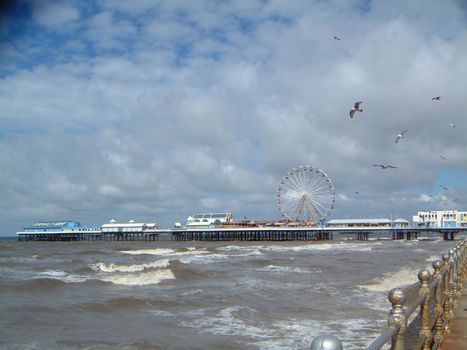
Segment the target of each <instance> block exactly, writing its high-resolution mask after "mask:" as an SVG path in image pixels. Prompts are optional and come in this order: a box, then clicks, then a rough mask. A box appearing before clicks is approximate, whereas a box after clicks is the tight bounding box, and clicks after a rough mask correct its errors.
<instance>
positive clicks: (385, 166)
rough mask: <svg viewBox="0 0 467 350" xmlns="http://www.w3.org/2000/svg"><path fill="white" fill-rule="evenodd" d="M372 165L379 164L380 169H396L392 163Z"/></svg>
mask: <svg viewBox="0 0 467 350" xmlns="http://www.w3.org/2000/svg"><path fill="white" fill-rule="evenodd" d="M373 166H379V167H381V169H387V168H391V169H397V167H396V166H393V165H384V164H373Z"/></svg>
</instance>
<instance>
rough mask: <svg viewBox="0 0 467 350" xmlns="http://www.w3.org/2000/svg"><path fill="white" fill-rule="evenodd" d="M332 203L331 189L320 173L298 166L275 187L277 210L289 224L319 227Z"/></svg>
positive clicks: (313, 169) (328, 182) (315, 169)
mask: <svg viewBox="0 0 467 350" xmlns="http://www.w3.org/2000/svg"><path fill="white" fill-rule="evenodd" d="M334 203H335V191H334V186H333V185H332V182H331V179H330V178H329V176H328V175H327V174H326V173H325V172H324V171H322V170H321V169H318V168H315V167H312V166H309V165H301V166H298V167H296V168H294V169H292V170H290V171H289V172H288V173H287V174H286V175H285V176H284V177H283V178H282V180H281V182H280V183H279V187H278V190H277V204H278V208H279V211H280V212H281V213H282V215H283V216H284V217H286V218H287V219H289V220H293V221H312V222H313V223H314V224H321V223H322V222H323V220H324V219H325V218H326V217H327V216H328V215H329V214H330V213H331V210H332V209H333V208H334Z"/></svg>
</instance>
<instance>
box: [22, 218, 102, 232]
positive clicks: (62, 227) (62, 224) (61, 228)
mask: <svg viewBox="0 0 467 350" xmlns="http://www.w3.org/2000/svg"><path fill="white" fill-rule="evenodd" d="M90 230H96V228H90V227H83V226H81V223H80V222H78V221H73V220H62V221H39V222H36V223H34V224H32V225H31V226H29V227H24V228H23V230H22V232H24V233H58V232H74V231H90Z"/></svg>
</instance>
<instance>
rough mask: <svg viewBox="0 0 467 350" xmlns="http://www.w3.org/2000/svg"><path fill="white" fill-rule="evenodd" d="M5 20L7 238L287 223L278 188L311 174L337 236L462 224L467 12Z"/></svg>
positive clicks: (1, 148)
mask: <svg viewBox="0 0 467 350" xmlns="http://www.w3.org/2000/svg"><path fill="white" fill-rule="evenodd" d="M8 4H9V5H8V6H4V8H2V15H1V17H0V198H1V201H0V234H2V235H11V234H14V232H15V231H16V230H18V229H20V228H21V227H24V226H27V225H30V224H31V223H33V222H35V221H38V220H58V219H75V220H78V221H81V223H82V224H84V225H99V224H102V223H104V222H107V221H108V220H110V219H116V220H118V221H128V220H130V219H134V220H136V221H143V222H154V221H155V222H157V223H158V224H159V226H161V227H171V226H172V225H173V223H174V222H182V223H184V222H185V220H186V217H187V216H188V215H190V214H193V213H197V212H225V211H229V212H232V213H233V215H234V218H237V219H241V218H243V217H244V216H247V217H248V218H251V219H277V218H279V217H280V213H279V212H278V210H277V205H276V196H277V186H278V184H279V182H280V180H281V178H282V176H284V174H286V173H287V172H288V171H289V170H290V169H292V168H294V167H296V166H298V165H302V164H303V165H312V166H316V167H319V168H321V169H323V170H324V171H325V172H326V173H327V174H328V175H329V177H330V178H331V179H332V181H333V184H334V187H335V190H336V205H335V209H334V211H333V212H332V214H331V218H344V217H346V218H349V217H387V218H389V217H391V216H393V217H403V218H406V219H410V220H411V215H413V214H415V213H416V212H417V211H418V210H434V209H448V208H456V209H463V210H465V209H467V196H466V194H467V136H466V134H467V59H466V57H467V5H466V2H465V1H462V0H451V1H439V0H410V1H406V0H396V1H391V2H388V1H383V0H379V1H378V0H374V1H372V0H365V1H363V0H352V1H347V0H330V1H318V0H316V1H311V0H303V1H300V0H297V1H280V0H261V1H253V0H238V1H215V0H212V1H207V0H206V1H202V0H199V1H184V0H180V1H177V0H170V1H149V0H141V1H106V0H96V1H46V0H44V1H26V0H24V1H10V2H9V3H8ZM333 36H337V37H338V38H340V39H341V40H336V39H334V37H333ZM435 96H441V99H440V100H432V97H435ZM355 101H363V104H362V108H363V110H364V111H363V112H361V113H357V114H356V116H355V118H353V119H351V118H350V117H349V111H350V109H351V107H352V106H353V104H354V102H355ZM449 124H455V127H451V126H449ZM404 129H407V130H408V131H407V133H406V137H405V139H402V140H400V142H399V143H397V144H396V143H395V142H394V141H395V138H396V136H397V134H398V133H399V132H400V131H401V130H404ZM442 157H444V158H446V159H443V158H442ZM376 163H379V164H392V165H394V166H397V167H398V168H397V169H387V170H382V169H379V168H376V167H374V166H372V164H376ZM441 185H442V186H445V187H447V188H448V189H449V190H444V189H443V188H442V187H441ZM356 192H358V193H356Z"/></svg>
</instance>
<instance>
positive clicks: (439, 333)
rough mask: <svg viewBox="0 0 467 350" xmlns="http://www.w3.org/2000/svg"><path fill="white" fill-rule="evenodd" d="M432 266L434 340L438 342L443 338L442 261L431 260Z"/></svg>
mask: <svg viewBox="0 0 467 350" xmlns="http://www.w3.org/2000/svg"><path fill="white" fill-rule="evenodd" d="M432 266H433V270H434V273H433V281H434V282H435V289H434V294H435V295H434V299H435V306H434V311H435V315H436V323H435V334H434V340H435V342H437V343H439V342H441V339H442V338H443V305H442V298H443V289H442V288H443V279H442V276H441V268H442V267H443V262H442V261H441V260H436V261H433V264H432Z"/></svg>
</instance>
